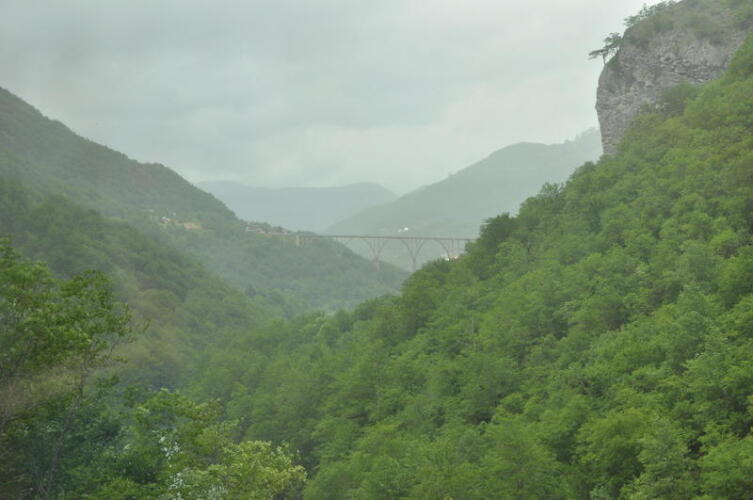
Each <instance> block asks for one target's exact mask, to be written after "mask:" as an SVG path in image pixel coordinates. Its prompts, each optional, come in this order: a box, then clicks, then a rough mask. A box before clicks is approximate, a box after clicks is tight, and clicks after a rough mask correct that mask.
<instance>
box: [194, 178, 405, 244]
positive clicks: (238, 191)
mask: <svg viewBox="0 0 753 500" xmlns="http://www.w3.org/2000/svg"><path fill="white" fill-rule="evenodd" d="M196 185H197V186H198V187H200V188H201V189H203V190H205V191H208V192H210V193H212V194H213V195H214V196H216V197H217V198H218V199H220V200H221V201H222V202H223V203H225V205H227V206H228V207H229V208H230V209H231V210H232V211H233V212H235V214H236V215H237V216H238V217H240V218H241V219H245V220H249V221H263V222H267V223H269V224H272V225H276V226H282V227H285V228H288V229H294V230H300V231H314V232H321V231H323V230H324V229H325V228H327V227H329V226H331V225H332V224H334V223H335V222H337V221H339V220H342V219H344V218H346V217H349V216H351V215H354V214H356V213H358V212H360V211H361V210H364V209H366V208H369V207H372V206H375V205H379V204H383V203H388V202H391V201H393V200H395V199H396V198H397V195H395V194H394V193H392V192H390V191H389V190H387V189H386V188H384V187H382V186H380V185H379V184H374V183H366V182H364V183H358V184H351V185H348V186H338V187H321V188H306V187H291V188H281V189H267V188H259V187H252V186H247V185H244V184H240V183H237V182H232V181H212V182H199V183H197V184H196Z"/></svg>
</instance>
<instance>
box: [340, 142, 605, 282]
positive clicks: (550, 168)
mask: <svg viewBox="0 0 753 500" xmlns="http://www.w3.org/2000/svg"><path fill="white" fill-rule="evenodd" d="M600 154H601V142H600V138H599V132H598V131H597V130H590V131H588V132H585V133H583V134H581V135H579V136H578V137H577V138H576V139H575V140H573V141H568V142H565V143H563V144H552V145H544V144H533V143H521V144H514V145H512V146H508V147H506V148H503V149H500V150H499V151H496V152H494V153H492V154H491V155H489V157H487V158H486V159H484V160H481V161H480V162H478V163H475V164H473V165H471V166H469V167H467V168H464V169H462V170H460V171H459V172H457V173H455V174H453V175H451V176H449V177H448V178H446V179H444V180H442V181H440V182H437V183H435V184H431V185H429V186H424V187H422V188H419V189H417V190H416V191H413V192H411V193H408V194H406V195H404V196H402V197H400V198H398V199H397V200H395V201H393V202H391V203H387V204H383V205H379V206H376V207H373V208H368V209H366V210H364V211H362V212H361V213H359V214H357V215H354V216H352V217H349V218H346V219H344V220H342V221H340V222H338V223H337V224H334V225H332V226H331V227H329V228H328V229H327V232H329V233H332V234H382V235H389V236H397V235H403V234H404V235H417V236H452V237H456V238H475V237H477V236H478V232H479V228H480V227H481V224H482V223H483V221H484V220H486V219H488V218H489V217H493V216H495V215H498V214H500V213H502V212H510V213H513V212H515V211H516V210H517V209H518V207H519V206H520V203H521V202H523V201H524V200H525V199H526V198H527V197H529V196H532V195H534V194H536V193H537V192H538V191H539V189H541V186H543V185H544V184H545V183H547V182H563V181H564V180H566V179H567V177H568V176H569V175H570V174H572V172H573V171H574V170H575V168H576V167H578V166H580V165H582V164H583V163H584V162H586V161H591V160H596V159H598V157H599V155H600ZM406 228H407V229H408V230H407V231H405V229H406ZM398 231H400V233H398ZM351 248H353V250H355V251H359V252H363V255H367V256H368V249H367V248H366V247H364V246H357V245H356V244H355V243H354V244H353V245H351ZM441 256H442V249H441V248H440V247H439V246H438V245H426V246H425V248H424V249H423V250H422V252H421V257H422V259H421V262H427V261H429V260H433V259H436V258H439V257H441ZM385 260H386V261H387V262H392V263H394V264H398V265H400V266H402V267H403V268H404V269H410V268H411V262H410V258H409V257H408V255H407V254H406V253H405V251H404V249H403V248H402V245H400V244H399V243H393V245H391V246H389V247H387V248H386V252H385Z"/></svg>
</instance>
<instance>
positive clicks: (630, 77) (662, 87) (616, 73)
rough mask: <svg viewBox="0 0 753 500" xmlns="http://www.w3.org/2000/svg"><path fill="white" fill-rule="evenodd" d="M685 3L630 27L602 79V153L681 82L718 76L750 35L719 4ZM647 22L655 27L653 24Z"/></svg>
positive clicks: (598, 102)
mask: <svg viewBox="0 0 753 500" xmlns="http://www.w3.org/2000/svg"><path fill="white" fill-rule="evenodd" d="M698 4H699V2H692V1H689V0H685V1H684V2H680V3H678V4H676V5H673V6H671V7H669V8H667V9H666V11H664V12H662V13H661V14H660V15H661V16H662V17H663V18H664V19H658V20H657V19H652V18H651V17H649V18H646V19H643V20H642V21H639V22H638V23H637V24H635V25H634V26H632V27H630V28H629V29H628V30H627V31H626V32H625V35H624V37H623V41H622V44H621V45H620V49H619V50H618V52H617V53H616V54H615V56H614V57H613V58H612V60H610V61H609V62H608V63H607V64H606V65H605V67H604V70H603V71H602V73H601V77H600V78H599V87H598V91H597V98H596V111H597V113H598V115H599V124H600V127H601V134H602V135H601V137H602V144H603V146H604V153H605V154H611V153H613V152H614V151H615V149H616V147H617V145H618V144H619V142H620V140H621V139H622V136H623V134H624V133H625V131H626V130H627V128H628V127H629V126H630V124H631V123H632V121H633V119H634V118H635V117H636V115H637V114H638V113H639V112H640V111H641V109H643V108H644V107H645V106H647V105H652V104H655V103H656V102H657V101H658V99H659V98H660V97H661V95H662V94H663V93H664V92H665V91H666V90H668V89H670V88H672V87H675V86H677V85H679V84H681V83H685V82H687V83H691V84H702V83H706V82H709V81H711V80H713V79H715V78H717V77H719V76H720V75H721V74H722V73H723V72H724V70H725V69H726V68H727V66H728V64H729V62H730V61H731V59H732V57H733V56H734V54H735V52H736V51H737V49H738V48H740V46H741V45H742V43H743V42H744V41H745V39H746V37H747V36H748V34H749V33H750V32H751V29H750V27H749V26H748V24H747V23H741V22H740V21H739V19H738V18H736V17H735V13H734V12H733V11H732V10H730V9H727V8H725V7H723V6H721V5H719V4H716V6H714V7H712V8H703V7H702V6H700V7H699V5H698ZM648 23H653V24H652V25H649V24H648Z"/></svg>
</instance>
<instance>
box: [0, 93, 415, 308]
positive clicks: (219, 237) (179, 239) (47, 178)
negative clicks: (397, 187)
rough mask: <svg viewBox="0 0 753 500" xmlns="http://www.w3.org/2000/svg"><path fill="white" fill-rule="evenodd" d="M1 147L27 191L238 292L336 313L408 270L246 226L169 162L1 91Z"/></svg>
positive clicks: (391, 285)
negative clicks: (129, 235) (154, 247)
mask: <svg viewBox="0 0 753 500" xmlns="http://www.w3.org/2000/svg"><path fill="white" fill-rule="evenodd" d="M0 148H2V151H3V152H4V157H5V158H9V157H13V158H14V161H16V162H20V163H21V164H22V167H19V168H16V169H15V171H14V175H15V176H16V177H17V178H18V180H19V182H21V183H22V184H24V185H25V186H27V187H28V188H29V189H33V190H38V191H40V192H45V193H51V194H54V195H56V196H62V197H65V198H67V199H69V200H72V201H73V202H74V203H76V204H79V205H82V206H84V207H87V208H92V209H94V210H96V211H98V212H99V213H101V214H102V215H104V216H105V217H111V218H117V219H119V220H122V221H125V222H128V223H129V224H131V225H133V226H134V227H136V228H138V230H139V231H140V232H141V233H143V234H145V235H147V236H149V237H150V238H153V239H156V240H160V241H162V242H164V243H167V244H168V245H171V246H172V247H173V248H179V249H180V250H181V251H183V252H186V253H188V254H189V255H191V256H192V257H194V258H195V259H197V260H199V261H201V262H202V264H203V265H205V266H206V267H207V268H208V269H209V270H210V271H213V272H214V273H216V274H217V275H219V276H220V277H221V278H223V279H224V280H225V281H227V282H228V283H230V284H231V285H233V286H235V287H236V288H237V289H238V290H240V291H244V292H245V291H247V290H250V291H251V293H252V294H253V293H256V291H259V290H267V291H270V290H276V291H277V293H278V295H279V297H280V300H288V299H292V300H288V302H291V303H299V304H300V305H301V307H302V308H311V307H316V308H327V309H332V310H334V309H337V308H339V307H352V306H354V305H356V304H357V303H358V302H360V301H363V300H366V299H368V298H371V297H376V296H379V295H382V294H385V293H393V292H395V291H396V290H397V288H398V286H399V284H400V282H401V281H402V280H403V279H404V278H405V277H406V275H407V274H406V273H404V272H401V271H399V270H397V269H395V268H392V267H391V266H382V267H381V268H380V272H379V273H377V272H375V270H374V266H373V265H372V264H371V263H370V262H369V261H367V260H365V259H362V258H360V257H357V256H356V255H355V254H353V253H352V252H348V251H345V250H344V249H343V248H342V246H341V245H339V244H338V243H335V242H331V241H326V240H323V241H317V242H315V243H314V244H310V245H306V246H303V247H297V246H296V245H295V243H294V241H293V240H292V239H290V238H288V239H285V238H280V237H272V236H268V235H263V234H256V233H249V232H246V231H245V228H246V226H245V223H244V222H242V221H241V220H239V219H238V218H236V217H235V215H234V214H233V213H232V212H231V211H230V210H229V209H228V208H227V207H225V205H223V204H222V203H221V202H220V201H218V200H217V199H216V198H214V197H213V196H212V195H210V194H208V193H205V192H204V191H201V190H200V189H198V188H196V187H194V186H193V185H191V184H190V183H189V182H187V181H186V180H185V179H183V178H182V177H180V176H179V175H178V174H176V173H175V172H173V171H172V170H170V169H168V168H167V167H164V166H162V165H158V164H143V163H138V162H136V161H133V160H130V159H128V158H127V157H126V156H125V155H123V154H121V153H118V152H116V151H113V150H111V149H108V148H106V147H103V146H101V145H98V144H95V143H93V142H91V141H88V140H86V139H83V138H81V137H79V136H77V135H76V134H74V133H73V132H71V131H70V130H69V129H68V128H66V127H65V126H64V125H62V124H61V123H59V122H55V121H52V120H49V119H47V118H45V117H44V116H42V115H41V114H40V113H39V112H38V111H37V110H35V109H34V108H32V107H31V106H29V105H28V104H26V103H24V102H23V101H21V100H20V99H18V98H17V97H15V96H14V95H12V94H11V93H9V92H7V91H6V90H3V89H0ZM262 222H264V221H262Z"/></svg>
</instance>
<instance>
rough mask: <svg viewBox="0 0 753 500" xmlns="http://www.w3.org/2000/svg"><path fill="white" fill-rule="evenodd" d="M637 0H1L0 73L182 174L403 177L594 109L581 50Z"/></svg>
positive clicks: (546, 130)
mask: <svg viewBox="0 0 753 500" xmlns="http://www.w3.org/2000/svg"><path fill="white" fill-rule="evenodd" d="M644 3H645V2H644V0H516V1H509V0H298V1H288V0H269V1H267V0H244V1H240V0H237V1H231V0H201V1H200V0H107V1H102V0H66V1H64V2H63V1H57V0H55V1H53V0H48V1H43V0H33V1H32V0H0V9H1V12H2V14H1V15H0V86H2V87H5V88H7V89H9V90H11V91H12V92H14V93H16V94H17V95H19V96H20V97H22V98H23V99H25V100H26V101H27V102H29V103H31V104H32V105H34V106H35V107H36V108H38V109H39V110H40V111H42V112H43V113H44V114H45V115H47V116H49V117H51V118H55V119H58V120H60V121H62V122H64V123H65V124H67V125H68V126H69V127H71V128H72V129H73V130H74V131H76V132H78V133H79V134H81V135H83V136H85V137H88V138H90V139H92V140H94V141H97V142H100V143H103V144H106V145H108V146H110V147H112V148H114V149H117V150H119V151H122V152H124V153H126V154H127V155H129V156H130V157H132V158H135V159H137V160H140V161H153V162H160V163H164V164H165V165H167V166H169V167H171V168H173V169H174V170H176V171H178V172H179V173H180V174H182V175H183V176H185V177H186V178H188V179H189V180H191V181H200V180H217V179H231V180H237V181H241V182H244V183H247V184H251V185H256V186H270V187H276V186H329V185H340V184H347V183H352V182H359V181H374V182H379V183H381V184H383V185H385V186H386V187H388V188H390V189H392V190H395V191H397V192H401V193H402V192H405V191H407V190H410V189H413V188H415V187H417V186H420V185H422V184H426V183H430V182H434V181H437V180H440V179H442V178H444V177H446V176H447V174H448V173H450V172H454V171H457V170H459V169H461V168H463V167H465V166H467V165H469V164H471V163H473V162H474V161H477V160H479V159H481V158H483V157H485V156H487V155H488V154H489V153H491V152H493V151H495V150H497V149H499V148H501V147H503V146H505V145H508V144H512V143H515V142H520V141H536V142H547V143H551V142H561V141H563V140H565V139H567V138H572V137H573V136H574V135H575V134H577V133H578V132H581V131H583V130H585V129H587V128H589V127H591V126H595V125H596V123H597V120H596V113H595V111H594V109H593V108H594V103H595V93H596V83H597V78H598V74H599V71H600V70H601V62H600V61H597V60H588V58H587V53H588V52H589V51H590V50H592V49H595V48H599V47H600V46H601V40H602V39H603V38H604V37H605V36H606V35H607V34H608V33H610V32H612V31H622V29H623V26H622V22H623V19H624V18H625V17H626V16H628V15H631V14H634V13H635V12H637V11H638V10H639V9H640V7H641V6H642V5H643V4H644ZM648 3H655V2H651V1H649V2H648Z"/></svg>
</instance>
